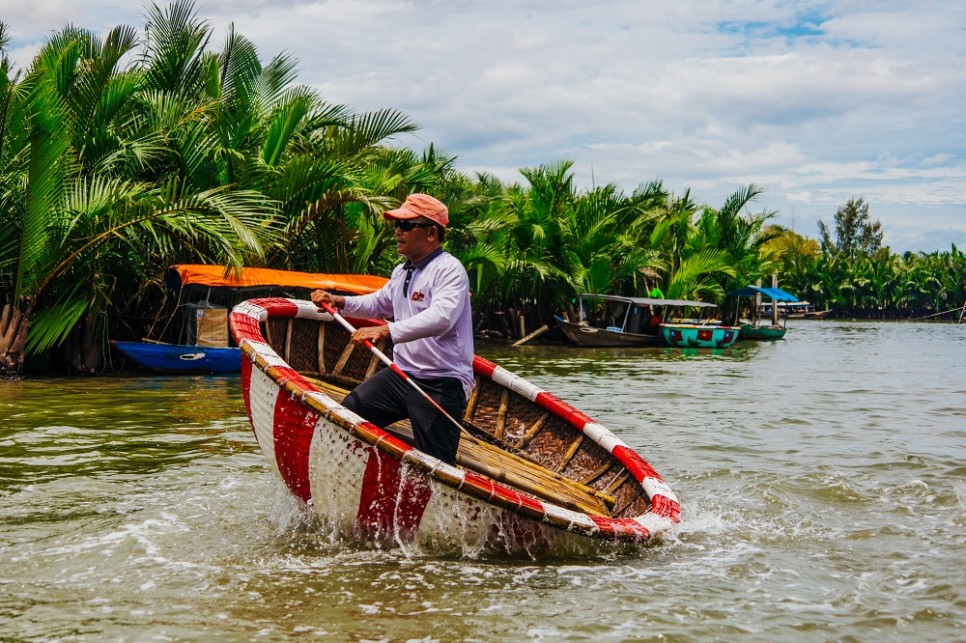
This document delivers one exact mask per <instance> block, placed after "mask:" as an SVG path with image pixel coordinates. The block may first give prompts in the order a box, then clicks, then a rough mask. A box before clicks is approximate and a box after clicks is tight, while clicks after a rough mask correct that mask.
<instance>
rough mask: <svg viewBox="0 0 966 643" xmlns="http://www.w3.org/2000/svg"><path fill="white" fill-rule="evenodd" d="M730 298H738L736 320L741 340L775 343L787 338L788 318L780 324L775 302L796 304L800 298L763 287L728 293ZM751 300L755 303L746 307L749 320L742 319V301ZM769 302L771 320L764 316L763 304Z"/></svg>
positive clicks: (751, 287) (739, 289) (752, 287)
mask: <svg viewBox="0 0 966 643" xmlns="http://www.w3.org/2000/svg"><path fill="white" fill-rule="evenodd" d="M728 296H729V297H735V298H737V304H736V307H737V310H736V313H735V319H738V320H739V322H738V323H739V324H740V326H741V332H740V333H739V338H740V339H757V340H765V341H774V340H778V339H782V338H784V337H785V332H786V330H787V329H786V321H787V317H782V323H781V324H779V323H778V316H777V315H776V314H775V312H773V311H774V310H777V309H773V308H772V306H774V304H775V302H782V303H794V302H797V301H798V298H797V297H795V295H792V294H791V293H787V292H785V291H784V290H782V289H781V288H777V287H774V286H773V287H771V288H763V287H761V286H745V287H744V288H737V289H735V290H732V291H730V292H728ZM743 298H745V299H751V300H752V301H753V303H752V304H751V305H750V306H745V307H744V308H747V309H748V311H749V312H750V314H749V316H748V318H747V319H741V312H742V309H743V305H742V301H741V300H742V299H743ZM765 302H767V305H768V312H769V313H770V314H771V318H769V317H767V316H763V315H762V310H763V303H765Z"/></svg>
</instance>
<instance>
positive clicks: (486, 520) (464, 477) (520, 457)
mask: <svg viewBox="0 0 966 643" xmlns="http://www.w3.org/2000/svg"><path fill="white" fill-rule="evenodd" d="M351 322H352V323H353V325H355V326H356V327H360V326H367V325H374V324H381V323H384V322H382V321H378V320H365V319H353V320H351ZM229 324H230V328H231V331H232V333H233V335H234V337H235V339H236V341H237V342H238V345H239V347H240V348H241V350H242V354H243V358H242V389H243V395H244V398H245V404H246V407H247V410H248V417H249V420H250V422H251V425H252V429H253V432H254V434H255V438H256V440H257V441H258V444H259V446H260V448H261V450H262V452H263V454H264V455H265V457H266V458H267V460H268V462H269V463H270V466H271V467H272V469H273V470H274V471H275V473H276V474H277V475H278V476H279V478H281V480H282V481H283V482H284V483H285V485H286V486H287V488H288V489H289V490H290V491H291V492H292V494H294V495H295V496H296V497H297V498H299V499H300V500H301V501H303V502H304V503H306V504H307V505H309V506H311V507H312V508H313V510H314V511H315V512H316V513H317V514H319V515H320V516H322V517H323V518H324V519H326V520H327V521H329V523H330V524H331V526H332V527H333V528H334V529H335V530H337V531H338V532H339V533H340V534H351V535H353V536H355V537H358V538H361V539H364V540H369V541H383V542H392V541H395V542H397V543H399V544H407V543H413V542H416V543H426V544H436V545H440V544H454V545H457V546H460V545H462V546H463V547H464V548H465V547H466V546H468V545H469V546H480V547H481V548H488V549H496V550H506V551H515V550H519V549H521V548H522V549H526V550H527V551H532V549H533V548H539V547H543V548H547V547H551V548H555V547H557V546H564V545H565V544H566V543H570V544H574V543H573V541H575V540H576V541H593V542H615V541H616V542H633V543H646V542H648V541H651V540H652V539H654V538H655V537H656V536H658V535H660V534H661V533H662V532H665V531H666V530H668V529H669V528H671V527H672V526H673V525H675V524H676V523H677V522H678V521H679V519H680V511H681V509H680V504H679V502H678V500H677V498H676V497H675V495H674V493H673V492H672V491H671V489H670V488H669V487H668V485H667V484H666V483H665V482H664V480H663V479H662V478H661V476H660V475H659V474H658V473H657V472H656V471H655V470H654V468H653V467H651V465H650V464H648V463H647V462H646V461H645V460H644V459H643V458H642V457H641V456H640V455H638V454H637V453H636V452H635V451H633V450H632V449H631V448H630V447H628V446H627V445H626V444H625V443H624V442H623V441H621V440H620V439H619V438H617V437H616V436H615V435H614V434H613V433H611V432H610V431H609V430H608V429H607V428H605V427H604V426H602V425H601V424H599V423H598V422H595V421H594V420H593V419H591V418H590V417H588V416H587V415H585V414H583V413H581V412H580V411H578V410H576V409H574V408H573V407H571V406H570V405H568V404H567V403H565V402H563V401H561V400H560V399H558V398H556V397H554V396H553V395H552V394H550V393H548V392H546V391H544V390H542V389H540V388H538V387H537V386H535V385H533V384H531V383H530V382H528V381H526V380H525V379H523V378H521V377H519V376H517V375H515V374H513V373H511V372H509V371H507V370H506V369H504V368H502V367H500V366H498V365H496V364H494V363H492V362H490V361H488V360H485V359H482V358H480V357H478V356H477V357H476V358H475V359H474V370H475V374H476V385H475V387H474V389H473V392H472V395H471V396H470V399H469V401H468V404H467V409H466V414H465V416H464V417H463V418H461V421H462V424H463V426H464V428H465V431H464V433H463V436H462V438H461V440H460V447H459V451H458V453H457V463H458V464H457V466H451V465H448V464H445V463H443V462H441V461H440V460H438V459H437V458H435V457H433V456H430V455H427V454H425V453H423V452H421V451H419V450H418V449H416V448H415V447H414V446H413V445H412V431H411V428H410V427H409V426H408V422H400V423H397V424H394V425H391V426H389V427H385V428H380V427H377V426H375V425H373V424H371V423H370V422H367V421H366V420H364V419H363V418H361V417H359V416H358V415H356V414H355V413H353V412H351V411H349V410H348V409H346V408H345V407H343V406H342V405H341V400H342V398H343V397H344V396H345V395H346V394H347V392H348V391H349V390H351V389H352V387H354V386H356V385H357V384H359V383H360V382H361V381H363V380H364V379H365V378H366V377H368V376H370V375H372V374H373V373H374V372H375V371H376V370H377V369H380V368H383V367H384V366H383V364H382V362H380V361H379V359H378V358H377V357H376V356H375V355H373V354H372V353H371V352H370V351H368V350H367V349H366V348H364V347H358V346H355V345H353V344H352V343H351V342H350V341H349V333H348V332H347V331H346V330H345V329H343V328H342V327H341V326H340V325H339V324H337V323H336V322H335V321H334V320H333V318H332V317H331V316H330V315H329V314H328V313H325V312H323V311H320V310H319V309H318V308H317V307H316V306H315V305H314V304H312V303H311V302H308V301H301V300H293V299H282V298H268V299H254V300H249V301H246V302H244V303H242V304H240V305H238V306H236V307H235V308H234V310H233V311H232V313H231V315H230V317H229ZM378 348H380V350H382V352H383V353H386V354H387V355H391V351H392V347H391V345H388V344H382V345H379V346H378Z"/></svg>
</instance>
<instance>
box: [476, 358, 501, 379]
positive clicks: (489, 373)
mask: <svg viewBox="0 0 966 643" xmlns="http://www.w3.org/2000/svg"><path fill="white" fill-rule="evenodd" d="M496 369H497V366H496V364H494V363H493V362H491V361H490V360H488V359H483V358H482V357H479V356H476V355H474V356H473V370H474V371H475V372H476V373H479V374H480V375H485V376H486V377H488V378H490V379H493V373H494V372H495V371H496Z"/></svg>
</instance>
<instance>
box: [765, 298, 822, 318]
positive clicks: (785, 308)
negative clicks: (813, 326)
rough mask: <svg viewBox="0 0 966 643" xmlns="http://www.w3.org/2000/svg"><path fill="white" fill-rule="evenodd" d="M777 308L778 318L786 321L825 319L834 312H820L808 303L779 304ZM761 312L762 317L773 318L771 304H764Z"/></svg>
mask: <svg viewBox="0 0 966 643" xmlns="http://www.w3.org/2000/svg"><path fill="white" fill-rule="evenodd" d="M776 306H777V309H778V316H779V317H783V318H786V319H825V318H826V317H828V316H829V314H830V313H831V312H832V309H830V308H826V309H823V310H819V309H817V308H816V307H815V304H813V303H811V302H808V301H794V302H778V303H777V304H776ZM761 311H762V315H765V316H771V314H772V312H771V304H767V303H763V304H762V307H761Z"/></svg>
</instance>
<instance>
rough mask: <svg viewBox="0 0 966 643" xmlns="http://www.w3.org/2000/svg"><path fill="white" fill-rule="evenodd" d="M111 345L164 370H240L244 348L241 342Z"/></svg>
mask: <svg viewBox="0 0 966 643" xmlns="http://www.w3.org/2000/svg"><path fill="white" fill-rule="evenodd" d="M111 345H112V346H114V348H116V349H118V350H119V351H121V352H122V353H124V355H126V356H127V357H129V358H130V359H132V360H133V361H135V362H137V363H138V364H140V365H141V366H143V367H145V368H148V369H150V370H152V371H158V372H160V373H185V374H190V373H238V372H240V371H241V350H240V349H239V348H238V347H237V346H226V347H214V346H189V345H187V344H165V343H162V342H156V343H155V342H120V341H116V340H112V341H111Z"/></svg>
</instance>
